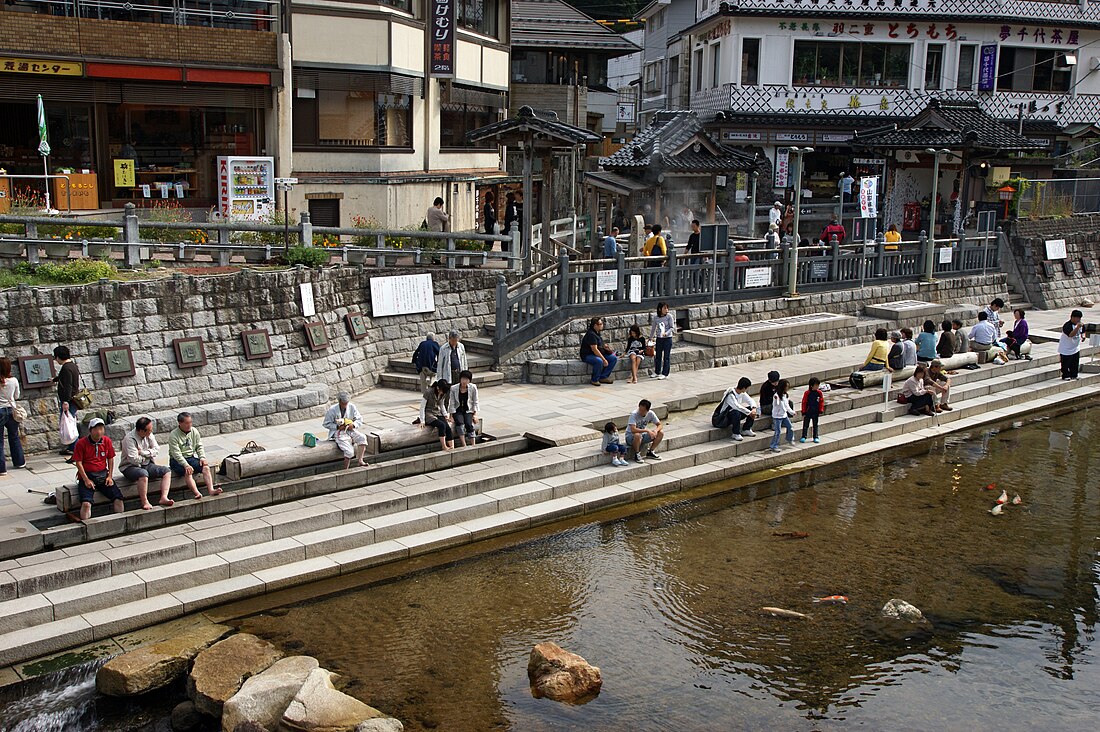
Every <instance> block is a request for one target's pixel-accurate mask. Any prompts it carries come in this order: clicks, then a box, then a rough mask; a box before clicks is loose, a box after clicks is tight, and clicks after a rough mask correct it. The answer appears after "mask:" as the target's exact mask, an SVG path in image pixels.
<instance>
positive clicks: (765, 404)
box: [760, 371, 779, 413]
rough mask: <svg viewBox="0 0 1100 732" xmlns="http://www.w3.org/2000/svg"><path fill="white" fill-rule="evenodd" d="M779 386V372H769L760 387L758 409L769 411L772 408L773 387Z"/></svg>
mask: <svg viewBox="0 0 1100 732" xmlns="http://www.w3.org/2000/svg"><path fill="white" fill-rule="evenodd" d="M777 386H779V372H778V371H769V372H768V380H767V381H765V382H764V383H763V384H761V385H760V408H761V409H767V410H769V413H770V411H771V408H772V397H774V396H775V387H777Z"/></svg>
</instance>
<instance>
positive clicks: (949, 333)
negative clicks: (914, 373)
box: [936, 320, 955, 358]
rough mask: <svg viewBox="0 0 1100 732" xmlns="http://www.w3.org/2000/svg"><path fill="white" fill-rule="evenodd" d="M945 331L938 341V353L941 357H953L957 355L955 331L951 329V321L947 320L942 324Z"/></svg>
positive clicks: (941, 326)
mask: <svg viewBox="0 0 1100 732" xmlns="http://www.w3.org/2000/svg"><path fill="white" fill-rule="evenodd" d="M940 328H942V329H943V332H942V333H940V339H939V340H938V341H937V342H936V355H937V356H939V357H940V358H951V357H952V356H954V355H955V332H954V331H953V330H951V321H950V320H945V321H943V322H942V323H941V324H940Z"/></svg>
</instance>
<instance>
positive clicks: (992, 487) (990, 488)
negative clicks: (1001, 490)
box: [985, 483, 997, 491]
mask: <svg viewBox="0 0 1100 732" xmlns="http://www.w3.org/2000/svg"><path fill="white" fill-rule="evenodd" d="M985 490H987V491H995V490H997V484H996V483H990V484H989V485H987V486H986V487H985Z"/></svg>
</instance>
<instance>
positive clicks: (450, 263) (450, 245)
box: [447, 236, 457, 269]
mask: <svg viewBox="0 0 1100 732" xmlns="http://www.w3.org/2000/svg"><path fill="white" fill-rule="evenodd" d="M447 251H448V252H449V254H448V255H447V269H454V268H455V267H456V266H457V265H456V259H455V256H454V252H455V238H454V237H453V236H448V237H447Z"/></svg>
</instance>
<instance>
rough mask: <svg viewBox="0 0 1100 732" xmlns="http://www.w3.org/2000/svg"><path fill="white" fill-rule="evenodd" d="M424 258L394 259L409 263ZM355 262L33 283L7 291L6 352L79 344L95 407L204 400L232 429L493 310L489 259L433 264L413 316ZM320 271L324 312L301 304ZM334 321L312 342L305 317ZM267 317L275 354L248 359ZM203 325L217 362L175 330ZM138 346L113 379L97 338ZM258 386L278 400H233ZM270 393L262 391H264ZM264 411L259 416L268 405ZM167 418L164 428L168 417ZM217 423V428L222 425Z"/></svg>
mask: <svg viewBox="0 0 1100 732" xmlns="http://www.w3.org/2000/svg"><path fill="white" fill-rule="evenodd" d="M417 271H424V270H415V269H408V270H395V271H393V272H391V274H397V273H401V274H412V273H415V272H417ZM372 273H376V272H372V271H371V270H367V269H363V268H358V267H332V268H326V269H321V270H310V269H305V268H296V269H292V270H284V271H279V272H258V271H253V270H244V271H241V272H239V273H236V274H229V275H215V276H203V277H190V276H183V275H176V276H174V277H172V278H169V279H162V280H147V281H135V282H109V283H103V284H93V285H85V286H81V287H26V286H21V287H18V288H15V289H9V290H4V291H0V312H2V313H4V314H5V316H6V317H7V321H8V322H7V327H5V328H3V329H0V354H3V355H5V356H8V357H9V358H12V359H13V361H14V359H15V358H16V357H18V356H26V355H32V354H38V353H51V352H52V351H53V348H54V346H57V345H66V346H68V347H69V349H70V350H71V351H72V353H73V354H74V356H75V358H76V361H77V364H78V365H79V367H80V371H81V374H82V377H83V383H84V385H85V386H87V387H88V388H89V389H91V390H92V391H93V393H94V395H95V402H96V404H95V406H96V407H109V408H111V409H114V410H115V411H116V412H117V414H118V415H119V417H127V416H137V415H141V414H153V413H158V412H166V411H172V410H177V409H185V408H187V409H190V408H197V407H200V406H201V405H214V404H221V405H223V406H225V409H214V410H209V409H204V410H201V411H202V413H204V414H216V415H222V414H224V415H225V418H226V419H232V418H233V415H234V414H236V415H238V416H239V417H240V419H241V421H240V422H236V421H235V422H234V423H233V424H228V425H226V430H227V431H228V430H229V429H234V430H236V429H246V428H251V427H259V426H263V425H266V424H276V423H280V422H283V423H285V422H286V421H287V420H288V419H299V418H304V413H305V412H310V411H311V410H312V411H315V412H317V413H318V414H320V406H319V405H318V406H317V407H314V406H313V404H312V402H313V401H314V400H313V399H306V398H300V399H298V400H297V402H295V400H286V399H283V400H279V399H278V397H279V396H281V395H285V394H287V393H288V392H294V391H298V392H299V393H301V394H304V393H306V392H307V391H312V392H316V391H317V389H318V387H320V390H321V391H325V390H326V386H327V387H328V389H327V390H328V391H329V392H330V394H331V393H332V392H335V391H336V390H337V389H338V388H347V389H349V390H353V391H354V390H362V389H365V388H367V387H370V386H373V385H374V384H375V383H376V382H377V381H378V375H379V374H380V373H381V372H382V371H383V370H385V366H386V362H387V361H388V359H389V357H390V356H392V355H401V356H406V354H411V353H412V351H413V349H415V347H416V344H417V343H418V342H419V341H420V340H421V339H422V337H423V334H424V333H426V332H429V331H430V332H434V333H445V332H446V331H447V330H449V329H450V328H457V329H458V330H459V331H461V332H462V333H463V334H464V335H475V334H479V333H481V330H482V325H483V323H484V322H485V321H487V320H491V319H492V317H493V311H494V293H495V285H496V278H497V274H496V273H495V272H483V271H480V270H450V271H448V270H433V271H432V277H433V282H434V288H435V302H436V310H435V312H434V313H423V314H416V315H406V316H393V317H383V318H371V317H370V313H371V302H370V278H371V274H372ZM307 282H309V283H312V285H313V292H314V298H315V302H316V309H317V315H316V316H315V317H313V318H305V317H303V316H302V307H301V300H300V295H299V285H300V284H302V283H307ZM349 311H359V312H362V313H363V314H364V317H365V319H366V323H367V326H368V334H367V337H366V338H364V339H362V340H358V341H356V340H352V339H351V338H350V336H349V335H348V330H347V327H346V326H345V322H344V315H345V314H346V313H348V312H349ZM307 320H321V321H323V322H324V323H325V326H326V332H327V334H328V338H329V347H328V348H327V349H326V350H322V351H311V350H310V349H309V346H308V344H307V342H306V337H305V332H304V329H303V324H304V323H305V322H306V321H307ZM253 328H266V329H268V330H269V331H270V333H271V345H272V350H273V356H272V357H271V358H269V359H265V360H262V361H247V360H245V358H244V354H243V347H242V343H241V335H240V334H241V331H243V330H248V329H253ZM187 336H201V337H202V338H203V339H204V342H205V349H206V357H207V359H208V363H207V365H206V366H203V367H199V368H189V369H182V370H181V369H180V368H178V367H177V366H176V357H175V353H174V351H173V348H172V340H173V339H175V338H182V337H187ZM126 345H128V346H130V347H131V349H132V350H133V359H134V364H135V366H136V373H135V375H134V376H132V377H124V378H119V379H111V380H106V379H104V376H103V373H102V370H101V368H100V364H99V357H98V349H100V348H102V347H106V346H126ZM26 396H28V397H31V398H32V402H31V412H32V414H31V418H30V419H28V420H27V423H26V425H25V426H26V430H27V438H28V439H27V448H28V450H29V451H32V452H34V451H41V450H44V449H46V448H47V447H49V446H53V445H55V444H56V442H57V406H56V398H55V391H54V389H52V388H47V389H42V390H33V391H27V392H26ZM257 396H270V397H271V399H270V401H271V402H272V404H271V405H266V404H263V405H259V406H258V407H257V408H254V409H252V410H250V411H251V412H252V416H249V411H244V412H241V411H237V412H233V411H232V410H231V409H230V406H229V405H230V404H242V403H241V401H240V400H251V401H253V402H255V401H256V400H255V399H254V398H255V397H257ZM261 401H262V400H261ZM259 415H262V416H259ZM172 426H174V425H171V424H169V425H163V424H159V423H158V432H163V430H164V429H165V428H166V427H167V428H170V427H172ZM214 431H215V432H216V431H217V430H214Z"/></svg>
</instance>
